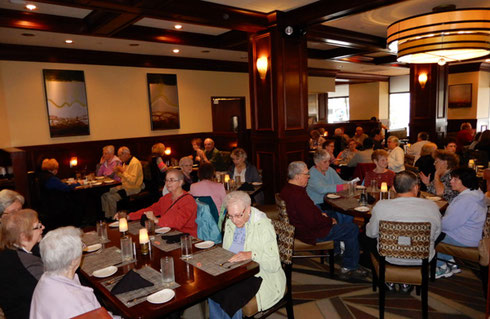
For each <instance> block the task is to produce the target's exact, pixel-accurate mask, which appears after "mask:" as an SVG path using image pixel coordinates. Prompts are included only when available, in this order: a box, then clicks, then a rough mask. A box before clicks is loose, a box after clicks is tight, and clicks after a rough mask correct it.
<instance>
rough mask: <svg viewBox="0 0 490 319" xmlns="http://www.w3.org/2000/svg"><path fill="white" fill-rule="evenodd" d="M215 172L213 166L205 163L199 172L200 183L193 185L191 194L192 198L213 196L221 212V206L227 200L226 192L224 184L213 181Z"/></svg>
mask: <svg viewBox="0 0 490 319" xmlns="http://www.w3.org/2000/svg"><path fill="white" fill-rule="evenodd" d="M214 172H215V170H214V166H213V164H210V163H203V164H202V165H201V166H200V167H199V171H198V175H199V180H200V181H199V182H197V183H193V184H192V185H191V190H190V193H191V195H192V196H211V198H212V199H213V202H214V204H215V205H216V209H217V210H218V212H219V211H221V204H222V203H223V200H224V199H225V196H226V191H225V187H224V185H223V184H221V183H216V182H214V181H213V178H214Z"/></svg>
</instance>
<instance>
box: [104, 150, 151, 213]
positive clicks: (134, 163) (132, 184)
mask: <svg viewBox="0 0 490 319" xmlns="http://www.w3.org/2000/svg"><path fill="white" fill-rule="evenodd" d="M117 155H118V157H119V159H120V160H121V161H122V163H123V165H122V166H116V167H115V168H114V172H115V174H116V175H117V176H119V178H121V182H122V185H120V186H116V187H113V188H111V189H110V190H109V191H108V192H107V193H104V194H102V197H101V201H102V210H103V211H104V214H105V217H106V218H112V217H113V216H114V214H115V213H116V210H117V202H118V201H120V200H121V199H123V198H127V197H128V196H130V195H134V194H138V193H139V192H141V190H142V189H143V188H144V187H145V186H144V184H143V168H142V166H141V163H140V161H139V160H138V159H137V158H136V157H134V156H132V155H131V152H130V151H129V148H127V147H126V146H122V147H120V148H119V150H117Z"/></svg>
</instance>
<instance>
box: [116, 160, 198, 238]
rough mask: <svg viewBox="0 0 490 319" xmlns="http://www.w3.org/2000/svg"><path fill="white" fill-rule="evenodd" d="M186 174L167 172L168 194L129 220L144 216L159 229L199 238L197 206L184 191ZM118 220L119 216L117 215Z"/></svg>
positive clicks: (178, 171) (173, 170)
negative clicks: (164, 228)
mask: <svg viewBox="0 0 490 319" xmlns="http://www.w3.org/2000/svg"><path fill="white" fill-rule="evenodd" d="M183 184H184V174H182V172H181V171H180V170H177V169H171V170H169V171H167V176H166V178H165V187H166V188H167V190H168V191H169V193H168V194H166V195H165V196H162V197H161V198H160V199H159V200H158V202H156V203H155V204H153V205H151V206H150V207H146V208H143V209H140V210H139V211H137V212H134V213H131V214H129V215H128V220H139V219H141V217H142V216H143V214H144V215H145V216H146V217H147V218H148V219H151V220H153V221H154V222H155V224H157V225H158V226H159V227H164V226H167V227H171V228H173V229H176V230H178V231H181V232H183V233H188V234H190V235H191V236H193V237H196V238H197V224H196V222H195V220H196V217H197V204H196V201H195V200H194V197H192V195H191V194H189V193H187V192H186V191H185V190H183V189H182V185H183ZM115 217H116V219H117V218H118V215H117V214H116V216H115Z"/></svg>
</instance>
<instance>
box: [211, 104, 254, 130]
mask: <svg viewBox="0 0 490 319" xmlns="http://www.w3.org/2000/svg"><path fill="white" fill-rule="evenodd" d="M211 105H212V110H213V132H214V133H225V132H226V133H241V132H244V131H245V127H246V126H245V120H246V119H245V97H211Z"/></svg>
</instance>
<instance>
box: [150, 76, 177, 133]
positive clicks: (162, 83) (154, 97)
mask: <svg viewBox="0 0 490 319" xmlns="http://www.w3.org/2000/svg"><path fill="white" fill-rule="evenodd" d="M147 79H148V99H149V104H150V116H151V129H152V131H156V130H172V129H178V128H180V119H179V95H178V92H177V75H176V74H152V73H148V74H147Z"/></svg>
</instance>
